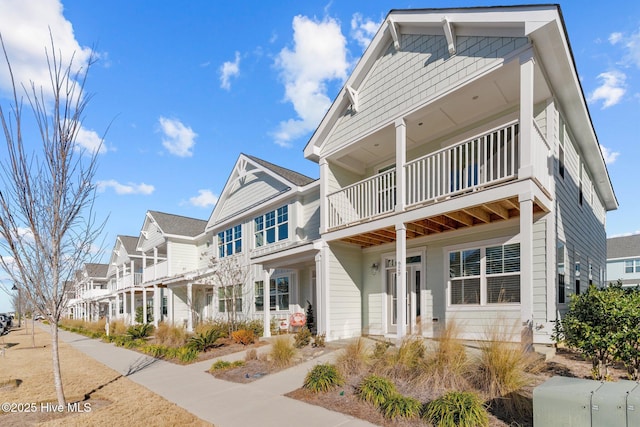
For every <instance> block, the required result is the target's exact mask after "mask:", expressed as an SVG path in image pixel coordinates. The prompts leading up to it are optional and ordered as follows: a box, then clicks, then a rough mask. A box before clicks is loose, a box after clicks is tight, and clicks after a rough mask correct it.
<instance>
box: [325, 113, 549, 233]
mask: <svg viewBox="0 0 640 427" xmlns="http://www.w3.org/2000/svg"><path fill="white" fill-rule="evenodd" d="M518 131H519V129H518V123H517V122H512V123H509V124H507V125H506V126H502V127H500V128H496V129H494V130H491V131H489V132H487V133H485V134H484V135H482V136H479V137H476V138H473V139H470V140H467V141H463V142H461V143H458V144H455V145H452V146H450V147H446V148H443V149H441V150H438V151H436V152H433V153H429V154H427V155H425V156H423V157H420V158H418V159H415V160H412V161H410V162H407V163H406V164H405V166H404V167H405V176H406V185H405V191H406V198H405V201H406V206H407V207H411V206H412V205H418V204H421V203H427V202H431V201H435V200H438V199H440V198H445V197H449V196H452V195H455V194H459V193H464V192H467V191H473V190H475V189H477V188H482V187H486V186H490V185H495V184H497V183H500V182H502V181H506V180H509V179H513V178H516V177H517V173H518V167H519V140H518ZM539 137H542V136H541V135H540V136H539ZM534 138H536V136H534ZM534 144H536V145H538V144H539V141H534ZM538 157H539V156H538ZM545 159H546V158H545ZM327 199H328V200H327V201H328V221H327V226H328V228H330V229H331V228H336V227H340V226H344V225H348V224H353V223H356V222H360V221H363V220H368V219H371V218H374V217H377V216H380V215H383V214H385V213H389V212H392V211H394V209H395V206H396V170H395V168H394V169H390V170H388V171H385V172H383V173H380V174H378V175H375V176H372V177H370V178H367V179H365V180H362V181H360V182H356V183H354V184H351V185H349V186H347V187H345V188H343V189H341V190H339V191H336V192H334V193H331V194H329V195H328V196H327Z"/></svg>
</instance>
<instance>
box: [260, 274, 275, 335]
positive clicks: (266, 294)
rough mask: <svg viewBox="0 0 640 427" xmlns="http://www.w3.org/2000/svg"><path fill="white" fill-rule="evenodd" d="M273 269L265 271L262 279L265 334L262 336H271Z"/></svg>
mask: <svg viewBox="0 0 640 427" xmlns="http://www.w3.org/2000/svg"><path fill="white" fill-rule="evenodd" d="M272 273H273V269H268V270H264V275H263V278H262V311H263V319H262V322H263V325H262V327H263V332H262V336H264V337H270V336H271V274H272Z"/></svg>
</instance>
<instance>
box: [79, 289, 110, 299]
mask: <svg viewBox="0 0 640 427" xmlns="http://www.w3.org/2000/svg"><path fill="white" fill-rule="evenodd" d="M110 293H111V291H109V290H108V289H88V290H86V291H83V292H82V297H81V299H83V300H87V299H96V298H101V297H104V296H107V295H109V294H110Z"/></svg>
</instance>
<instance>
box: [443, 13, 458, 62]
mask: <svg viewBox="0 0 640 427" xmlns="http://www.w3.org/2000/svg"><path fill="white" fill-rule="evenodd" d="M442 26H443V29H444V36H445V37H446V38H447V47H448V48H449V55H455V53H456V33H455V32H454V31H453V25H452V24H451V21H449V18H447V17H446V16H445V17H444V18H442Z"/></svg>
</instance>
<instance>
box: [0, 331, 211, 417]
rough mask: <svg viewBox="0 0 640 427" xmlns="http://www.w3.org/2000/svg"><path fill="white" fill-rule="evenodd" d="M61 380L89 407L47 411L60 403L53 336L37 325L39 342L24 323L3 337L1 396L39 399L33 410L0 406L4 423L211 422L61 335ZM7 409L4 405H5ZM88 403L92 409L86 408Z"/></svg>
mask: <svg viewBox="0 0 640 427" xmlns="http://www.w3.org/2000/svg"><path fill="white" fill-rule="evenodd" d="M59 345H60V360H61V366H62V380H63V384H64V392H65V396H66V398H67V402H79V408H82V409H84V411H85V412H82V413H78V412H76V413H74V412H71V411H67V410H65V411H63V412H62V413H58V414H54V413H51V412H45V411H42V410H41V408H42V404H44V405H46V404H47V402H50V403H52V404H57V399H56V392H55V388H54V385H53V372H52V362H51V336H50V334H49V333H48V332H47V331H45V330H43V329H41V328H39V327H38V326H36V327H35V348H34V347H33V342H32V337H31V327H29V334H28V335H27V334H25V330H24V327H23V328H21V329H18V328H14V329H13V330H12V331H11V332H10V333H9V334H8V335H4V336H2V337H0V348H3V347H7V348H6V350H5V354H4V357H3V356H2V354H1V353H0V402H3V403H4V402H8V403H16V404H32V403H33V404H35V405H34V406H35V408H36V409H37V410H36V411H35V412H32V413H24V412H22V413H6V412H5V411H4V410H0V425H3V426H14V425H15V426H26V425H43V426H86V425H92V426H113V425H157V426H163V425H181V426H210V425H211V424H210V423H207V422H205V421H203V420H201V419H199V418H197V417H196V416H194V415H192V414H191V413H189V412H187V411H186V410H184V409H182V408H181V407H179V406H177V405H175V404H174V403H171V402H169V401H167V400H166V399H164V398H162V397H160V396H158V395H156V394H154V393H152V392H151V391H149V390H148V389H146V388H144V387H142V386H140V385H138V384H137V383H134V382H133V381H131V380H129V379H128V378H126V377H123V376H122V375H120V374H119V373H118V372H116V371H114V370H112V369H110V368H108V367H106V366H104V365H103V364H101V363H99V362H97V361H95V360H94V359H92V358H90V357H88V356H86V355H84V354H83V353H81V352H79V351H77V350H75V349H74V348H72V347H71V346H69V345H67V344H66V343H64V342H62V341H60V344H59ZM3 409H4V408H3ZM87 409H88V410H87Z"/></svg>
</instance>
